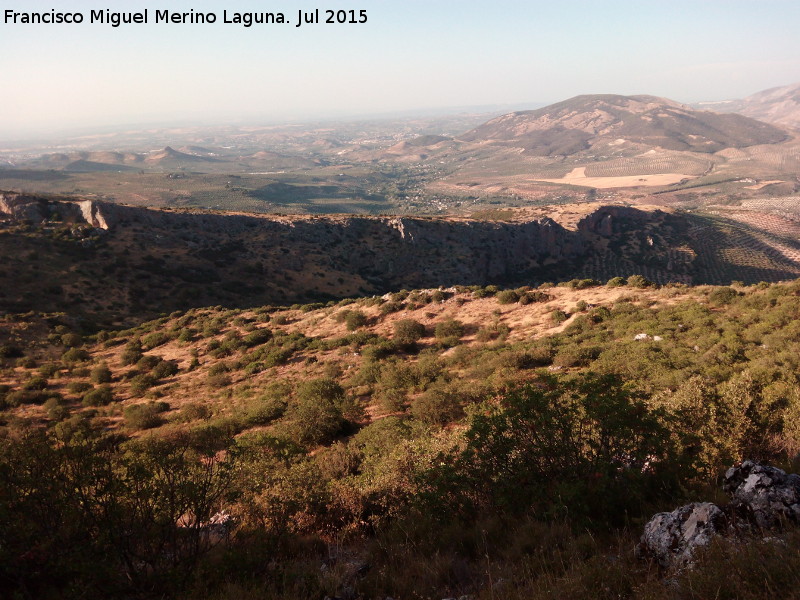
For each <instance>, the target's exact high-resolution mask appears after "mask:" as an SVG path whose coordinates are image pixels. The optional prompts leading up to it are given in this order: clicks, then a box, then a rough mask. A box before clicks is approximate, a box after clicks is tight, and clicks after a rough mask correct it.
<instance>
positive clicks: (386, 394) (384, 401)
mask: <svg viewBox="0 0 800 600" xmlns="http://www.w3.org/2000/svg"><path fill="white" fill-rule="evenodd" d="M375 399H376V400H377V401H378V404H379V405H380V407H381V408H382V409H383V410H385V411H386V412H398V411H401V410H404V409H405V404H406V402H407V400H408V396H407V395H406V393H405V391H403V390H398V389H394V388H389V389H382V390H380V391H379V392H378V393H377V394H376V395H375Z"/></svg>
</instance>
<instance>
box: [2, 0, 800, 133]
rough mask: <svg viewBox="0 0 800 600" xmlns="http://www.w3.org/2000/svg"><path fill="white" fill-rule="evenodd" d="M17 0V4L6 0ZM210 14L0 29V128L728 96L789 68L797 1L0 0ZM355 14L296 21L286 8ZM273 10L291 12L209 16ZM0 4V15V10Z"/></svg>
mask: <svg viewBox="0 0 800 600" xmlns="http://www.w3.org/2000/svg"><path fill="white" fill-rule="evenodd" d="M15 1H16V4H14V2H15ZM51 8H56V9H57V10H59V11H63V12H67V11H78V12H83V13H84V15H85V17H86V21H88V17H89V11H90V10H91V9H105V8H111V9H113V10H116V11H123V12H129V11H140V10H143V9H144V8H149V9H150V20H151V21H153V20H154V11H155V10H156V9H169V10H172V11H177V12H180V11H188V10H189V9H190V8H193V9H194V10H195V11H202V12H205V11H212V12H215V13H216V14H217V15H218V17H219V20H218V22H217V24H215V25H188V24H183V25H180V24H160V25H156V24H153V23H151V24H149V25H123V26H121V27H119V28H112V27H111V26H110V25H101V24H97V23H96V24H91V25H90V24H88V23H84V24H83V25H19V24H18V25H10V24H6V23H4V22H3V20H2V19H0V74H2V79H1V80H0V81H2V88H0V138H10V137H13V136H17V135H24V134H28V133H40V132H44V131H48V130H50V131H56V130H61V129H68V128H73V127H82V126H85V125H97V126H101V125H110V124H116V123H121V124H124V123H140V122H148V121H156V120H158V121H164V120H168V119H176V120H184V121H187V120H203V121H207V122H224V121H228V120H242V119H248V118H252V119H261V120H265V119H270V120H272V119H283V118H304V117H318V116H326V115H340V114H348V115H355V114H358V113H381V112H389V111H394V110H408V109H426V108H436V107H446V106H471V105H486V104H508V103H528V102H529V103H531V104H536V103H549V102H555V101H558V100H562V99H565V98H568V97H571V96H574V95H577V94H585V93H620V94H634V93H648V94H655V95H658V96H665V97H669V98H672V99H674V100H678V101H682V102H693V101H698V100H709V99H710V100H715V99H727V98H736V97H742V96H746V95H748V94H751V93H754V92H756V91H759V90H762V89H765V88H769V87H775V86H779V85H786V84H789V83H794V82H796V81H800V35H798V26H800V1H798V0H748V1H744V0H691V1H681V0H670V1H650V0H628V1H615V0H591V1H589V0H586V1H576V0H558V1H556V0H551V1H547V2H544V1H542V2H538V1H532V0H528V1H522V0H520V1H508V0H493V1H491V2H481V1H478V0H458V1H456V0H452V1H451V0H403V1H399V0H360V3H357V2H353V1H352V0H342V1H341V2H339V3H335V2H329V1H327V0H307V1H303V2H291V1H286V0H274V1H266V0H264V1H261V2H252V1H250V0H239V1H238V2H237V1H235V0H234V2H229V1H223V0H197V1H195V2H186V1H183V0H160V1H155V2H153V1H137V0H122V1H120V0H107V2H106V3H105V4H104V3H101V2H93V1H88V0H50V2H42V1H40V0H6V2H4V3H3V4H2V5H0V11H5V10H6V9H10V10H14V11H48V12H49V11H50V9H51ZM300 8H302V9H304V10H312V9H314V8H319V9H320V10H321V12H323V13H324V10H325V9H328V8H340V9H356V10H359V9H362V8H363V9H366V10H367V14H368V19H369V20H368V22H367V23H366V24H363V25H326V24H319V25H303V26H302V27H300V28H296V27H294V23H295V22H296V20H297V12H298V9H300ZM224 9H228V11H229V12H232V11H239V12H247V11H253V12H265V11H272V12H276V11H281V12H284V13H285V14H286V16H287V18H288V19H289V20H290V21H291V22H292V24H291V25H253V26H252V27H250V28H249V29H248V28H244V27H241V26H239V25H233V24H229V25H225V24H222V23H221V20H222V13H223V10H224ZM0 16H2V13H0Z"/></svg>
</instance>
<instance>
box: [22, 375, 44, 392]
mask: <svg viewBox="0 0 800 600" xmlns="http://www.w3.org/2000/svg"><path fill="white" fill-rule="evenodd" d="M22 389H23V390H46V389H47V379H45V378H44V377H32V378H30V379H29V380H28V381H26V382H25V383H24V384H22Z"/></svg>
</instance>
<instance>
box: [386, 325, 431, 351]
mask: <svg viewBox="0 0 800 600" xmlns="http://www.w3.org/2000/svg"><path fill="white" fill-rule="evenodd" d="M424 335H425V326H424V325H423V324H422V323H420V322H419V321H415V320H414V319H400V320H399V321H396V322H395V324H394V336H393V339H394V341H395V343H397V344H398V345H400V346H403V347H405V348H412V347H414V346H415V345H416V343H417V341H418V340H419V339H421V338H422V337H423V336H424Z"/></svg>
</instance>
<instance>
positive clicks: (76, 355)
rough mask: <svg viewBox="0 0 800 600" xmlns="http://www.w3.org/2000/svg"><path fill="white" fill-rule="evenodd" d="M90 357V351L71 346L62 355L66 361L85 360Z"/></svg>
mask: <svg viewBox="0 0 800 600" xmlns="http://www.w3.org/2000/svg"><path fill="white" fill-rule="evenodd" d="M88 359H89V353H88V352H86V350H83V349H81V348H70V349H69V350H67V351H66V352H64V354H62V355H61V360H63V361H64V362H65V363H77V362H83V361H85V360H88Z"/></svg>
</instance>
